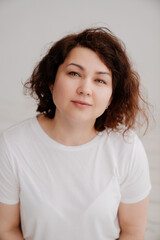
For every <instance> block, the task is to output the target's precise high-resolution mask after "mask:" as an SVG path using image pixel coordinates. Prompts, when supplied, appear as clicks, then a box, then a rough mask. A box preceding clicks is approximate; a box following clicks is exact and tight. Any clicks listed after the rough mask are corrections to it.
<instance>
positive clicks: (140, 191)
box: [121, 136, 151, 203]
mask: <svg viewBox="0 0 160 240" xmlns="http://www.w3.org/2000/svg"><path fill="white" fill-rule="evenodd" d="M127 160H128V161H130V163H129V167H128V168H127V174H126V177H125V180H124V181H123V183H122V185H121V202H123V203H136V202H139V201H141V200H143V199H144V198H145V197H147V195H148V194H149V193H150V190H151V181H150V175H149V164H148V159H147V155H146V152H145V150H144V147H143V144H142V142H141V141H140V139H139V138H138V137H137V136H136V138H135V143H134V146H133V150H132V154H131V158H130V159H129V158H128V159H127Z"/></svg>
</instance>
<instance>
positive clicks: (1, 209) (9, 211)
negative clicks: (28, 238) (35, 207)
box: [0, 203, 23, 240]
mask: <svg viewBox="0 0 160 240" xmlns="http://www.w3.org/2000/svg"><path fill="white" fill-rule="evenodd" d="M19 224H20V208H19V204H14V205H8V204H3V203H0V240H23V236H22V233H21V230H20V228H19Z"/></svg>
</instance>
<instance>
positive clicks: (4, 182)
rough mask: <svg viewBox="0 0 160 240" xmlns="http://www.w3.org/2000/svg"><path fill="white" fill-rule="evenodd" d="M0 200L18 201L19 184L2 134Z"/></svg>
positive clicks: (0, 137)
mask: <svg viewBox="0 0 160 240" xmlns="http://www.w3.org/2000/svg"><path fill="white" fill-rule="evenodd" d="M0 202H2V203H5V204H16V203H18V202H19V184H18V181H17V176H16V172H15V169H14V167H13V163H12V154H11V153H10V152H9V149H8V147H7V144H6V142H5V139H4V135H3V134H1V135H0Z"/></svg>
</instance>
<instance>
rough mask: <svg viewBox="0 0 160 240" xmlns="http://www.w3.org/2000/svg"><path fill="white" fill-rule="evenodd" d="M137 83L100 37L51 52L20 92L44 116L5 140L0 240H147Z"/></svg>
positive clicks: (78, 39) (118, 52)
mask: <svg viewBox="0 0 160 240" xmlns="http://www.w3.org/2000/svg"><path fill="white" fill-rule="evenodd" d="M139 84H140V83H139V77H138V75H137V74H136V73H135V72H134V71H133V70H132V68H131V64H130V62H129V60H128V57H127V55H126V52H125V49H124V47H123V45H122V43H121V42H120V40H118V39H117V38H116V37H115V36H114V35H113V34H112V33H111V32H110V31H109V30H108V29H106V28H98V29H87V30H84V31H83V32H81V33H79V34H72V35H68V36H66V37H64V38H63V39H61V40H60V41H58V42H56V43H55V44H54V45H53V46H52V47H51V49H50V50H49V52H48V53H47V54H46V56H45V57H44V58H43V59H42V60H41V61H40V63H39V64H38V65H37V67H36V68H35V69H34V71H33V73H32V76H31V78H30V79H29V80H28V82H27V83H26V84H25V88H26V89H27V90H28V91H29V93H30V94H31V95H32V96H34V97H35V98H36V99H37V103H38V108H37V111H38V112H39V113H40V114H39V115H38V116H36V117H34V118H32V119H28V120H26V121H24V122H22V123H20V124H18V125H16V126H14V127H12V128H10V129H8V130H6V131H5V132H4V133H3V134H1V138H0V151H1V155H0V202H1V204H0V222H1V225H0V239H2V240H3V239H7V240H9V239H12V240H14V239H16V240H20V239H26V240H44V239H45V240H51V239H56V240H58V239H59V240H62V239H69V240H71V239H74V240H94V239H95V240H103V239H105V240H111V239H112V240H113V239H120V240H125V239H127V240H141V239H144V233H145V225H146V217H147V208H148V195H149V192H150V189H151V185H150V178H149V171H148V162H147V158H146V154H145V151H144V148H143V146H142V144H141V142H140V140H139V138H138V137H137V135H136V134H135V133H134V131H133V130H131V129H134V128H135V126H136V121H137V120H136V119H137V115H138V116H140V115H143V116H144V118H145V119H146V121H147V116H146V113H145V110H144V109H142V108H141V105H140V104H141V102H142V103H144V104H146V102H145V101H144V100H143V98H142V96H141V93H140V86H139ZM146 106H147V105H146ZM20 223H21V228H22V231H21V230H20V228H19V225H20Z"/></svg>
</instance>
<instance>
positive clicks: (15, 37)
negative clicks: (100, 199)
mask: <svg viewBox="0 0 160 240" xmlns="http://www.w3.org/2000/svg"><path fill="white" fill-rule="evenodd" d="M95 26H97V27H98V26H104V27H108V28H110V29H111V30H112V31H113V33H115V34H116V35H117V36H118V37H119V38H120V39H122V40H123V41H124V43H125V44H126V48H127V51H128V54H129V56H130V57H131V60H132V62H133V65H134V67H135V69H136V70H137V71H138V72H139V74H140V76H141V81H142V84H143V85H144V87H145V89H146V92H147V94H148V98H149V101H150V102H151V104H152V105H153V109H152V111H153V114H154V117H155V120H156V124H153V122H152V123H151V126H150V129H149V131H148V134H147V135H146V136H145V137H144V138H143V139H142V141H143V143H144V145H145V147H146V151H147V155H148V158H149V164H150V170H151V179H152V186H153V187H152V192H151V202H150V209H149V219H148V225H147V236H146V239H149V240H151V239H152V240H159V239H160V230H159V225H160V177H159V171H160V106H159V105H160V93H159V92H160V1H159V0H117V1H116V0H96V1H95V0H81V1H76V0H26V1H25V0H0V69H1V70H0V132H1V131H3V130H4V129H6V128H8V127H9V126H11V125H13V124H15V123H17V122H19V121H21V120H23V119H26V118H28V117H31V116H33V115H35V110H36V104H35V102H34V100H32V99H31V98H29V97H26V96H24V95H23V84H22V83H24V82H25V81H26V79H27V78H28V77H29V76H30V74H31V72H32V70H33V67H34V66H35V64H36V63H37V62H38V61H39V60H40V58H41V57H42V56H43V55H44V54H45V53H46V51H47V49H48V48H49V46H51V43H53V42H54V41H56V40H58V39H59V38H61V37H63V36H64V35H66V34H69V33H72V32H78V31H80V30H83V29H84V28H88V27H95ZM158 211H159V213H158Z"/></svg>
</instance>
